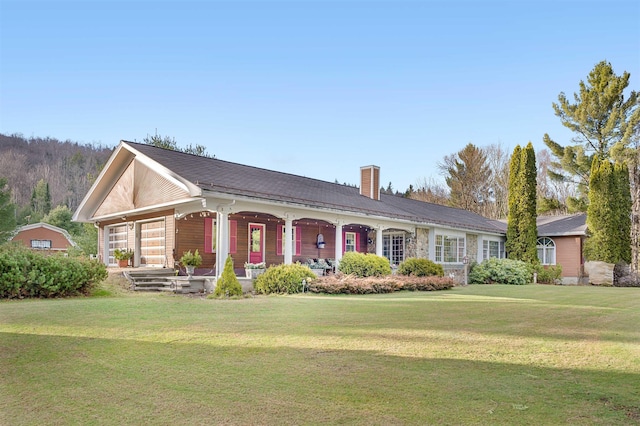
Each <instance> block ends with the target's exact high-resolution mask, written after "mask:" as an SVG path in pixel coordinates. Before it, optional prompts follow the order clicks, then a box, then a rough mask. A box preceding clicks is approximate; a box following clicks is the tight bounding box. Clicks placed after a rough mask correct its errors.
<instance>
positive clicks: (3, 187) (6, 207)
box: [0, 178, 16, 243]
mask: <svg viewBox="0 0 640 426" xmlns="http://www.w3.org/2000/svg"><path fill="white" fill-rule="evenodd" d="M15 215H16V208H15V206H14V205H13V204H12V203H11V190H10V189H9V185H8V184H7V179H6V178H0V243H3V242H5V241H7V240H8V239H9V237H10V236H11V233H12V232H13V231H14V230H15V228H16V216H15Z"/></svg>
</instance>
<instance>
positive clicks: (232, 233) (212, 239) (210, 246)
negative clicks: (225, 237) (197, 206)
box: [204, 217, 238, 254]
mask: <svg viewBox="0 0 640 426" xmlns="http://www.w3.org/2000/svg"><path fill="white" fill-rule="evenodd" d="M228 223H229V253H230V254H234V253H236V251H237V247H238V221H236V220H229V222H228ZM217 226H218V225H217V222H216V220H215V219H214V218H211V217H205V218H204V252H205V253H215V252H216V240H217V231H218V230H217Z"/></svg>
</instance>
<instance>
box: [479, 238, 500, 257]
mask: <svg viewBox="0 0 640 426" xmlns="http://www.w3.org/2000/svg"><path fill="white" fill-rule="evenodd" d="M490 257H497V258H498V259H502V258H504V243H503V242H502V241H491V240H484V241H483V242H482V259H489V258H490Z"/></svg>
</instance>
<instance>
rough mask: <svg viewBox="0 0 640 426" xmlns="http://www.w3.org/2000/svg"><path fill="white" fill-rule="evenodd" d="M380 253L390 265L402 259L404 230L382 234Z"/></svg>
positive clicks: (396, 263) (397, 263)
mask: <svg viewBox="0 0 640 426" xmlns="http://www.w3.org/2000/svg"><path fill="white" fill-rule="evenodd" d="M382 255H383V256H384V257H386V258H387V259H389V262H390V263H391V264H392V265H399V264H400V263H402V262H403V261H404V232H389V233H386V234H383V235H382Z"/></svg>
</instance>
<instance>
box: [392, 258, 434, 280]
mask: <svg viewBox="0 0 640 426" xmlns="http://www.w3.org/2000/svg"><path fill="white" fill-rule="evenodd" d="M398 274H400V275H412V276H415V277H430V276H438V277H443V276H444V269H443V268H442V265H440V264H437V263H435V262H432V261H431V260H429V259H419V258H417V257H410V258H408V259H405V261H404V262H402V263H401V264H400V265H399V266H398Z"/></svg>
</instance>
